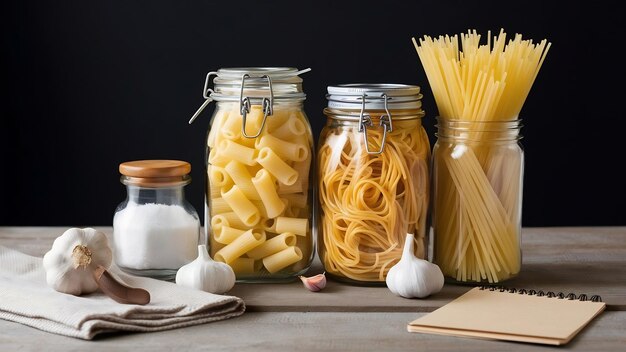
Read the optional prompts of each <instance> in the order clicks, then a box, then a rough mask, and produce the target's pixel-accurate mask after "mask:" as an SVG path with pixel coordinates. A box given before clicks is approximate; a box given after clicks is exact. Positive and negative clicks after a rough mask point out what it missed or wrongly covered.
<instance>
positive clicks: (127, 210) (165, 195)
mask: <svg viewBox="0 0 626 352" xmlns="http://www.w3.org/2000/svg"><path fill="white" fill-rule="evenodd" d="M119 171H120V173H121V174H122V177H121V182H122V183H123V184H124V185H126V190H127V198H126V200H124V202H122V203H121V204H120V205H119V206H118V207H117V209H116V210H115V216H114V217H113V249H114V250H113V254H114V262H115V263H116V264H117V265H118V266H119V267H120V268H121V269H122V270H124V271H126V272H129V273H131V274H134V275H140V276H148V277H152V278H157V279H162V280H174V278H175V277H176V271H177V270H178V269H179V268H180V267H181V266H183V265H185V264H187V263H189V262H191V261H192V260H194V259H195V257H196V255H197V249H198V241H199V235H200V220H199V219H198V214H197V213H196V211H195V209H194V208H193V206H192V205H191V204H189V203H188V202H187V201H186V200H185V192H184V189H183V188H184V187H185V186H186V185H188V184H189V183H190V182H191V178H190V177H189V172H190V171H191V165H190V164H189V163H187V162H185V161H178V160H138V161H129V162H125V163H122V164H120V167H119Z"/></svg>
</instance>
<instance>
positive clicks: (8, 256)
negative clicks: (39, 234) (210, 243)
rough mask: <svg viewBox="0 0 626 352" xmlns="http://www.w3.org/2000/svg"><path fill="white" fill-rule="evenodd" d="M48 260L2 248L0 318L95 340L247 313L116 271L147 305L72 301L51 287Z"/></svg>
mask: <svg viewBox="0 0 626 352" xmlns="http://www.w3.org/2000/svg"><path fill="white" fill-rule="evenodd" d="M41 262H42V259H41V258H37V257H32V256H29V255H26V254H24V253H20V252H18V251H15V250H13V249H9V248H6V247H2V246H0V319H5V320H10V321H14V322H17V323H21V324H24V325H28V326H32V327H34V328H37V329H40V330H43V331H48V332H52V333H55V334H59V335H66V336H71V337H77V338H81V339H86V340H90V339H92V338H93V337H94V336H96V335H98V334H101V333H105V332H114V331H138V332H149V331H160V330H167V329H174V328H180V327H184V326H191V325H197V324H203V323H208V322H212V321H217V320H222V319H228V318H231V317H236V316H238V315H241V314H243V312H244V310H245V305H244V302H243V300H242V299H241V298H237V297H233V296H220V295H214V294H211V293H206V292H203V291H197V290H191V289H186V288H182V287H180V286H177V285H176V284H173V283H170V282H165V281H159V280H154V279H150V278H143V277H137V276H131V275H128V274H125V273H122V272H121V271H120V270H119V269H115V268H113V269H112V270H111V271H112V272H113V273H114V274H115V276H116V277H118V278H120V279H121V280H122V281H123V282H124V283H126V284H127V285H129V286H133V287H141V288H144V289H146V290H148V292H150V296H151V301H150V303H149V304H147V305H145V306H138V305H128V304H120V303H117V302H115V301H113V300H112V299H111V298H109V297H107V296H105V295H104V294H102V293H101V292H96V293H92V294H89V295H85V296H80V297H77V296H72V295H68V294H64V293H60V292H57V291H55V290H54V289H52V288H50V287H48V285H47V284H46V274H45V271H44V269H43V267H42V264H41Z"/></svg>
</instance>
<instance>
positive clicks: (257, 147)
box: [192, 67, 314, 282]
mask: <svg viewBox="0 0 626 352" xmlns="http://www.w3.org/2000/svg"><path fill="white" fill-rule="evenodd" d="M308 71H309V70H308V69H307V70H303V71H298V70H297V69H295V68H286V67H264V68H222V69H220V70H218V71H217V72H210V73H209V74H208V75H207V77H206V81H205V87H204V90H203V94H204V97H205V98H206V101H205V103H204V104H203V105H202V106H201V108H200V109H199V110H198V111H197V112H196V114H195V115H194V117H193V118H192V121H193V119H194V118H195V117H197V116H198V114H199V113H200V112H201V111H202V109H204V107H205V106H206V105H208V103H209V102H211V101H216V102H217V106H216V108H215V111H214V112H213V117H212V119H211V126H210V129H209V133H208V135H207V149H206V156H207V168H206V197H205V199H206V202H205V203H206V206H205V229H206V236H207V238H208V244H209V248H210V254H211V256H212V257H213V258H214V259H215V260H217V261H221V262H225V263H227V264H228V265H230V266H231V267H232V268H233V270H234V271H235V274H236V276H237V280H238V281H246V282H267V281H288V280H291V279H293V278H295V277H297V276H298V275H300V274H302V273H304V272H305V271H306V270H307V269H308V268H309V266H310V264H311V261H312V258H313V255H314V240H313V233H312V231H311V229H312V220H313V217H312V213H313V204H314V203H313V201H314V200H313V192H312V190H313V188H312V185H313V183H312V178H311V175H312V173H311V162H312V160H313V154H314V153H313V136H312V132H311V127H310V124H309V122H308V119H307V117H306V115H305V113H304V110H303V102H304V100H305V94H304V93H303V91H302V79H301V78H300V77H299V75H300V74H302V73H305V72H308ZM213 76H214V79H213V85H214V88H209V85H210V83H211V82H210V80H211V77H213Z"/></svg>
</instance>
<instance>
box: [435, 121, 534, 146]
mask: <svg viewBox="0 0 626 352" xmlns="http://www.w3.org/2000/svg"><path fill="white" fill-rule="evenodd" d="M436 127H437V133H436V136H437V138H438V140H442V141H467V142H489V143H517V141H519V140H520V139H521V138H522V135H521V134H520V130H521V128H522V127H523V125H522V120H520V119H517V120H511V121H465V120H456V119H446V118H442V117H437V125H436Z"/></svg>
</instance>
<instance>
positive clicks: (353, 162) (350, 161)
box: [277, 119, 430, 281]
mask: <svg viewBox="0 0 626 352" xmlns="http://www.w3.org/2000/svg"><path fill="white" fill-rule="evenodd" d="M393 124H394V130H393V131H392V132H390V133H388V134H387V137H386V145H385V149H384V151H383V152H382V154H379V155H373V154H368V153H367V151H366V149H365V144H364V143H365V142H364V139H363V136H362V134H361V133H360V132H358V131H357V127H356V126H350V127H346V126H344V127H337V128H332V126H331V128H328V126H327V128H326V129H325V131H324V132H323V135H322V138H321V140H322V141H324V143H323V144H322V145H321V146H320V149H319V154H318V160H319V163H318V165H319V168H318V173H319V174H318V177H319V180H318V182H319V199H320V205H321V224H322V228H321V233H322V236H323V240H322V245H321V246H320V254H321V259H322V262H323V264H324V267H325V269H326V271H327V272H328V273H330V274H336V275H337V276H341V277H347V278H350V279H353V280H357V281H384V279H385V276H386V274H387V272H388V271H389V269H390V268H391V267H392V266H393V265H394V264H396V263H397V261H398V260H399V259H400V257H401V253H402V246H403V243H404V239H405V237H406V234H407V233H408V232H410V233H414V234H415V237H416V248H417V249H416V254H417V255H418V256H419V257H421V258H424V255H425V243H424V239H425V231H426V226H425V225H426V215H427V205H428V176H429V175H428V166H427V160H428V159H429V155H430V145H429V142H428V137H427V135H426V133H425V132H424V130H423V128H422V127H421V123H420V120H419V119H412V120H398V121H394V122H393ZM324 133H326V135H324ZM368 139H369V143H370V145H372V146H371V148H374V149H375V150H378V149H379V148H380V143H381V140H382V132H381V131H379V130H374V129H372V130H369V131H368ZM278 225H279V224H277V227H278Z"/></svg>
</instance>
